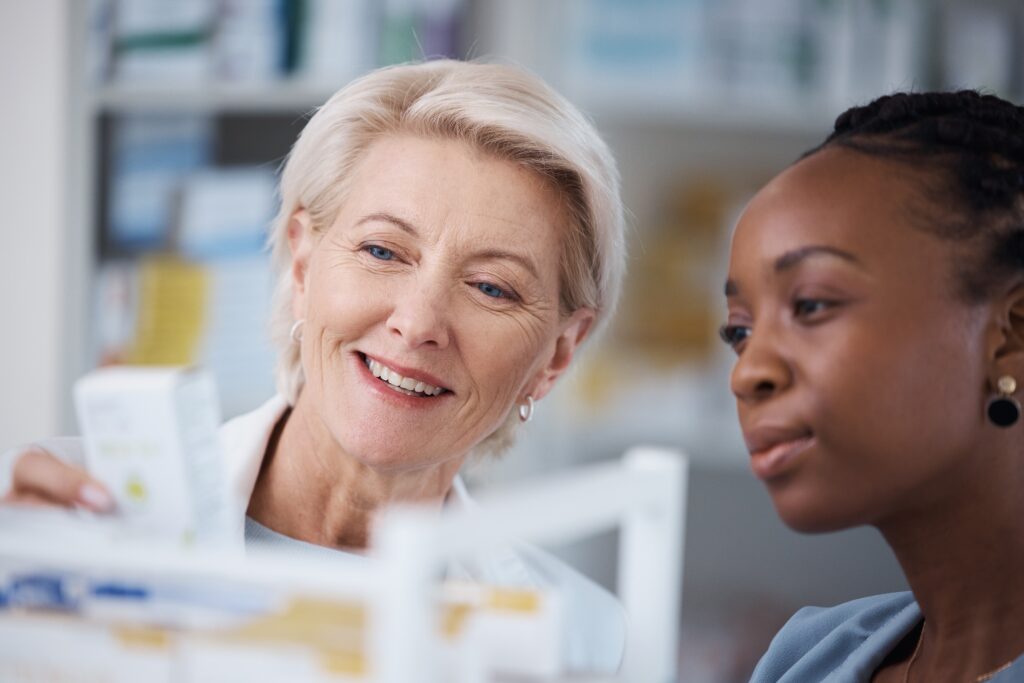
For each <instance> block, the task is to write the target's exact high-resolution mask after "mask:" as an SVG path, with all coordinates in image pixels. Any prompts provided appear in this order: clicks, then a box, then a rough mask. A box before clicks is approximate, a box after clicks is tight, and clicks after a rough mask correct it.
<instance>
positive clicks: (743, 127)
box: [574, 91, 846, 138]
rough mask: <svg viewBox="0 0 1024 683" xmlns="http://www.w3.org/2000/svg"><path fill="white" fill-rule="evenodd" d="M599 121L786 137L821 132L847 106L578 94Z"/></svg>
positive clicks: (717, 96) (819, 101) (799, 100)
mask: <svg viewBox="0 0 1024 683" xmlns="http://www.w3.org/2000/svg"><path fill="white" fill-rule="evenodd" d="M574 99H575V100H576V101H577V102H578V103H580V104H581V106H582V108H583V109H584V110H585V111H587V112H588V113H590V114H591V115H592V116H593V117H594V119H595V120H596V121H597V122H598V123H599V124H611V125H629V126H666V127H679V128H695V129H705V130H709V131H722V132H729V131H743V132H753V133H764V134H772V135H787V136H799V137H806V136H813V137H815V138H817V137H820V136H822V135H823V134H825V133H827V132H828V131H830V130H831V129H832V124H833V122H834V121H835V117H836V116H837V115H838V114H839V112H841V111H842V110H843V109H845V108H846V105H840V104H837V103H835V102H832V101H829V100H827V99H825V98H820V97H810V96H802V97H796V98H794V99H788V100H773V99H765V98H757V99H755V98H754V97H752V96H750V97H742V96H737V95H735V94H729V93H716V92H713V91H711V92H701V93H692V94H673V95H670V96H661V95H658V96H652V95H647V96H643V95H640V96H637V97H615V98H612V97H602V96H595V95H581V96H578V97H576V98H574Z"/></svg>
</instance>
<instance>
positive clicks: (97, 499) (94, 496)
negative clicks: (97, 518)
mask: <svg viewBox="0 0 1024 683" xmlns="http://www.w3.org/2000/svg"><path fill="white" fill-rule="evenodd" d="M78 500H80V501H81V502H83V503H85V504H86V505H87V506H89V507H90V508H91V509H93V510H96V511H98V512H107V511H108V510H111V509H113V507H114V499H113V498H111V497H110V494H109V493H107V492H106V491H104V490H103V489H101V488H100V487H99V486H97V485H96V484H82V488H80V489H78Z"/></svg>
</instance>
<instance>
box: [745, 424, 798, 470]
mask: <svg viewBox="0 0 1024 683" xmlns="http://www.w3.org/2000/svg"><path fill="white" fill-rule="evenodd" d="M743 437H744V440H745V441H746V442H747V449H748V450H749V451H750V468H751V469H752V470H753V472H754V475H755V476H757V477H758V478H759V479H762V480H768V479H772V478H775V477H777V476H779V475H781V474H783V473H785V472H786V471H787V470H788V469H789V468H790V467H791V466H792V465H793V464H794V462H795V460H796V458H797V456H799V455H800V454H801V453H803V452H804V451H805V450H807V448H809V447H810V446H811V445H812V444H813V443H814V434H813V433H812V432H811V430H809V429H807V428H805V427H796V426H783V425H764V426H760V427H757V428H755V429H752V430H750V431H745V432H744V434H743Z"/></svg>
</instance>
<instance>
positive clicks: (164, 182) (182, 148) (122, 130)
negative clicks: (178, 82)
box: [102, 114, 212, 254]
mask: <svg viewBox="0 0 1024 683" xmlns="http://www.w3.org/2000/svg"><path fill="white" fill-rule="evenodd" d="M111 128H112V130H111V142H110V145H111V152H110V157H111V158H110V181H109V182H110V199H109V227H108V229H107V230H106V231H104V232H103V235H102V236H103V237H104V238H105V239H104V240H103V247H104V249H105V250H106V251H109V252H110V253H115V254H116V253H129V254H130V253H133V252H138V251H143V250H150V249H160V248H166V247H168V246H169V239H170V227H171V223H172V220H173V217H174V212H175V208H176V207H175V204H176V200H177V194H178V192H179V190H180V186H181V182H182V179H183V178H184V176H185V175H186V174H187V173H189V172H192V171H196V170H199V169H200V168H202V167H204V166H205V165H206V164H208V163H209V162H210V149H211V136H212V126H211V122H210V120H209V119H208V118H207V117H203V116H195V115H174V114H135V115H125V116H121V117H118V118H117V119H116V120H115V121H114V122H113V124H112V126H111Z"/></svg>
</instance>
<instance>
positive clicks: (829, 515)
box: [771, 491, 864, 534]
mask: <svg viewBox="0 0 1024 683" xmlns="http://www.w3.org/2000/svg"><path fill="white" fill-rule="evenodd" d="M771 496H772V503H773V504H774V505H775V512H776V513H778V515H779V519H781V520H782V522H783V523H784V524H785V525H786V526H788V527H789V528H790V529H792V530H793V531H798V532H800V533H803V534H824V533H828V532H831V531H843V530H844V529H849V528H851V527H855V526H860V525H861V524H863V523H864V522H863V521H861V520H859V519H857V518H855V516H854V515H851V514H849V511H848V510H845V509H843V508H842V507H841V506H838V505H836V503H835V498H834V497H831V496H807V495H797V492H795V491H785V492H776V491H772V492H771Z"/></svg>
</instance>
